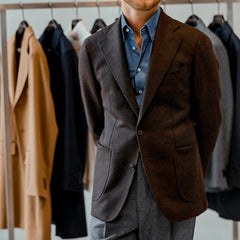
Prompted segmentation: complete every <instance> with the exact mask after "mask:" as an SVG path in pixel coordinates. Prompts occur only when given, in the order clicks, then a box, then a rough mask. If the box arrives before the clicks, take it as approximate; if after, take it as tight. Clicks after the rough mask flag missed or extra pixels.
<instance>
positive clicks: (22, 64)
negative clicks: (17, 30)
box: [14, 27, 34, 106]
mask: <svg viewBox="0 0 240 240" xmlns="http://www.w3.org/2000/svg"><path fill="white" fill-rule="evenodd" d="M32 35H34V33H33V30H32V28H31V27H28V28H27V29H26V30H25V32H24V35H23V40H22V46H21V55H20V61H19V69H18V76H17V85H16V91H15V97H14V106H15V105H16V103H17V102H18V100H19V98H20V96H21V94H22V91H23V89H24V86H25V83H26V80H27V75H28V48H29V38H30V37H31V36H32Z"/></svg>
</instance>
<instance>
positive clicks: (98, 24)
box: [91, 0, 107, 34]
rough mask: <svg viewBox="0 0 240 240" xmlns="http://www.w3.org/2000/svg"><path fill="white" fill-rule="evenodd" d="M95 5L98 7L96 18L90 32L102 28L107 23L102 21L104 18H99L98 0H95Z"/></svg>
mask: <svg viewBox="0 0 240 240" xmlns="http://www.w3.org/2000/svg"><path fill="white" fill-rule="evenodd" d="M96 5H97V7H98V19H96V20H95V22H94V24H93V27H92V30H91V34H93V33H95V32H97V31H98V30H99V29H103V28H105V27H106V26H107V24H106V23H105V22H104V20H103V19H102V18H101V13H100V6H99V0H96Z"/></svg>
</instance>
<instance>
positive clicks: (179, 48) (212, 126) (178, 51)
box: [79, 10, 221, 222]
mask: <svg viewBox="0 0 240 240" xmlns="http://www.w3.org/2000/svg"><path fill="white" fill-rule="evenodd" d="M120 23H121V21H120V19H119V20H118V21H117V22H115V23H113V24H112V25H110V26H109V27H107V28H105V29H104V30H102V31H100V32H97V33H96V34H94V35H93V36H91V37H90V38H88V39H87V40H86V41H85V43H84V45H83V46H82V49H81V53H80V65H79V66H80V81H81V88H82V89H81V90H82V96H83V99H84V105H85V110H86V114H87V120H88V125H89V128H90V131H91V132H92V134H93V137H94V139H95V141H96V143H97V157H96V167H95V178H94V187H93V197H92V215H93V216H95V217H97V218H99V219H101V220H103V221H111V220H113V219H114V218H116V217H117V215H118V213H119V211H120V210H121V208H122V206H123V204H124V202H125V200H126V197H127V195H128V191H129V187H130V185H131V182H132V179H133V175H134V172H135V167H136V163H137V159H138V156H139V153H140V155H141V158H142V160H143V163H144V167H145V171H146V174H147V177H148V180H149V183H150V186H151V189H152V191H153V193H154V196H155V199H156V201H157V203H158V204H159V207H160V208H161V210H162V211H163V213H164V215H165V216H166V217H167V218H168V219H169V220H170V221H173V222H175V221H181V220H185V219H189V218H192V217H194V216H197V215H199V214H200V213H202V212H203V211H204V210H206V208H207V200H206V194H205V189H204V174H205V172H206V168H207V165H208V162H209V159H210V155H211V153H212V151H213V148H214V145H215V142H216V138H217V135H218V131H219V126H220V122H221V111H220V104H219V100H220V86H219V75H218V63H217V60H216V57H215V55H214V52H213V48H212V44H211V42H210V40H209V38H208V37H207V36H205V35H204V34H203V33H201V32H200V31H198V30H196V29H194V28H192V27H189V26H187V25H185V24H182V23H180V22H178V21H176V20H174V19H172V18H170V17H169V16H167V15H166V14H165V13H164V12H163V10H162V11H161V16H160V18H159V23H158V27H157V32H156V35H155V40H154V45H153V50H152V56H151V61H150V67H149V73H148V77H147V81H146V86H145V91H144V96H143V102H142V106H141V109H140V110H138V106H137V102H136V97H135V93H134V90H133V88H132V85H131V80H130V78H129V73H128V67H127V63H126V56H125V50H124V46H123V42H122V35H121V24H120Z"/></svg>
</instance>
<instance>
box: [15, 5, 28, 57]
mask: <svg viewBox="0 0 240 240" xmlns="http://www.w3.org/2000/svg"><path fill="white" fill-rule="evenodd" d="M19 5H20V7H21V9H22V19H23V20H22V21H21V23H20V25H19V27H18V30H17V33H16V49H17V52H19V53H20V52H21V45H22V39H23V35H24V32H25V30H26V29H27V28H28V26H29V25H28V22H27V21H26V20H25V15H24V9H23V3H22V2H20V3H19Z"/></svg>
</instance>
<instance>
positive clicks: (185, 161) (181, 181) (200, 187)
mask: <svg viewBox="0 0 240 240" xmlns="http://www.w3.org/2000/svg"><path fill="white" fill-rule="evenodd" d="M174 163H175V170H176V176H177V184H178V189H179V192H180V194H181V196H182V197H183V198H184V199H185V200H188V201H197V200H198V199H200V198H202V197H203V196H204V195H205V188H204V176H203V169H202V163H201V159H200V154H199V149H198V144H197V143H195V144H191V145H187V146H182V147H175V149H174Z"/></svg>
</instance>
